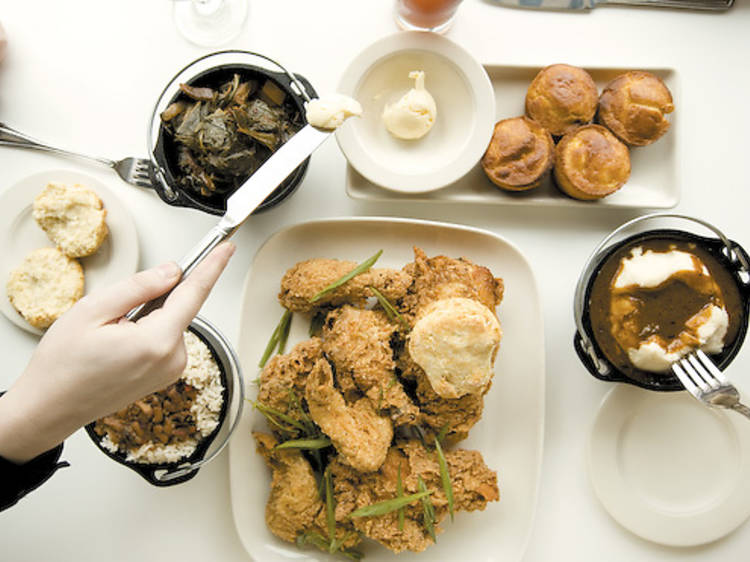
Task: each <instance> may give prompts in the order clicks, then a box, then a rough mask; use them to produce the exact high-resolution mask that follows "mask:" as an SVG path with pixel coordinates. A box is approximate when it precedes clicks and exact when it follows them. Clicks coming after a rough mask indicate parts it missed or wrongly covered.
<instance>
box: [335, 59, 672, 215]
mask: <svg viewBox="0 0 750 562" xmlns="http://www.w3.org/2000/svg"><path fill="white" fill-rule="evenodd" d="M484 68H485V70H486V71H487V74H488V76H489V77H490V80H491V82H492V85H493V87H494V90H495V100H496V121H500V120H501V119H507V118H509V117H516V116H519V115H523V113H524V100H525V98H526V90H527V89H528V87H529V84H530V83H531V81H532V80H533V79H534V76H536V74H537V72H539V70H540V69H541V67H536V66H502V65H484ZM586 70H587V71H588V72H589V74H591V76H592V78H593V79H594V82H596V85H597V88H598V89H599V92H601V91H602V89H603V88H604V86H605V85H606V84H607V83H608V82H609V81H610V80H612V79H613V78H614V77H616V76H617V75H618V74H622V73H624V72H626V71H627V70H633V69H627V68H611V67H586ZM637 70H647V71H649V72H652V73H654V74H656V75H657V76H659V77H660V78H661V79H662V80H664V82H665V84H666V85H667V87H668V88H669V89H670V91H671V92H672V96H673V98H674V102H675V108H676V109H675V111H674V112H673V113H672V114H671V115H670V117H669V119H670V122H671V127H670V129H669V131H667V133H666V134H665V135H664V136H663V137H662V138H661V139H659V140H658V141H656V142H655V143H654V144H652V145H650V146H644V147H634V148H631V150H630V158H631V174H630V179H629V180H628V182H627V183H626V184H625V185H624V186H623V187H622V188H621V189H620V190H619V191H617V192H616V193H614V194H612V195H610V196H609V197H606V198H604V199H601V200H599V201H594V202H590V201H576V200H575V199H571V198H570V197H567V196H566V195H563V194H562V193H561V192H560V191H559V190H558V189H557V188H556V187H555V185H554V184H553V182H552V179H551V178H548V179H547V180H546V181H545V182H543V183H542V185H541V186H539V187H538V188H536V189H532V190H529V191H526V192H521V193H511V192H508V191H503V190H501V189H499V188H497V187H495V186H494V185H493V184H492V182H490V180H489V179H487V176H486V175H485V174H484V171H483V170H482V166H481V165H480V164H479V163H477V164H476V166H474V168H472V169H471V171H470V172H469V173H467V174H466V175H465V176H464V177H462V178H461V179H460V180H458V181H456V182H454V183H452V184H451V185H449V186H447V187H445V188H443V189H440V190H437V191H433V192H429V193H421V194H402V193H398V192H395V191H391V190H388V189H385V188H383V187H380V186H378V185H376V184H374V183H372V182H370V181H369V180H368V179H367V178H365V177H364V176H362V175H360V174H359V173H358V172H357V171H356V170H354V168H352V167H351V166H347V170H346V192H347V194H348V195H349V196H350V197H351V198H353V199H360V200H365V201H381V202H382V201H434V202H444V203H470V204H481V205H526V206H551V207H581V206H588V207H612V208H635V209H640V208H644V209H669V208H672V207H674V206H675V205H677V203H678V202H679V200H680V186H679V169H678V168H679V164H678V134H677V121H678V118H677V116H678V115H679V113H680V97H679V84H678V75H677V71H675V70H674V69H672V68H639V69H637ZM438 109H439V110H440V108H438ZM449 110H450V109H449V108H444V109H443V111H449ZM438 118H439V117H438Z"/></svg>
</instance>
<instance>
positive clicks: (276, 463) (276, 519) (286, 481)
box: [253, 433, 325, 542]
mask: <svg viewBox="0 0 750 562" xmlns="http://www.w3.org/2000/svg"><path fill="white" fill-rule="evenodd" d="M253 437H255V443H256V450H257V451H258V453H260V454H261V455H262V456H263V458H264V459H265V461H266V464H267V465H268V466H269V467H270V468H271V470H272V471H273V475H272V477H271V494H270V495H269V496H268V502H267V503H266V524H267V525H268V528H269V529H270V530H271V532H272V533H273V534H274V535H276V536H277V537H279V538H280V539H283V540H285V541H289V542H294V541H295V540H296V538H297V536H298V535H300V534H302V533H305V532H310V531H317V530H318V525H317V524H316V522H315V520H316V518H317V517H318V514H319V513H320V512H321V511H324V510H325V506H324V504H323V502H322V501H321V499H320V496H319V495H318V485H317V482H316V481H315V476H314V475H313V471H312V468H311V467H310V463H308V462H307V460H306V459H305V457H303V456H302V453H301V452H300V451H299V450H298V449H274V447H275V446H276V445H277V444H278V442H277V441H276V438H275V437H273V436H271V435H268V434H265V433H253Z"/></svg>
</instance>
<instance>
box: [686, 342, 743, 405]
mask: <svg viewBox="0 0 750 562" xmlns="http://www.w3.org/2000/svg"><path fill="white" fill-rule="evenodd" d="M672 372H674V374H675V375H677V378H678V379H680V382H681V383H682V386H684V387H685V389H686V390H687V391H688V392H690V394H692V395H693V396H695V398H697V399H698V400H700V401H701V402H703V403H704V404H707V405H709V406H718V407H720V408H729V409H730V410H734V411H735V412H739V413H740V414H742V415H743V416H746V417H748V418H750V408H748V407H747V406H745V405H744V404H742V403H741V402H740V393H739V391H738V390H737V389H736V388H735V386H734V385H733V384H732V383H730V382H729V381H728V380H727V378H726V377H725V376H724V374H723V373H722V372H721V371H720V370H719V368H718V367H717V366H716V365H714V362H713V361H711V359H709V358H708V356H707V355H706V354H705V353H703V352H702V351H701V350H700V349H699V350H697V351H696V352H694V353H690V354H689V355H686V356H685V357H684V358H683V359H680V360H679V361H677V362H675V363H672Z"/></svg>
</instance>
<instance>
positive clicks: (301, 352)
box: [258, 338, 323, 421]
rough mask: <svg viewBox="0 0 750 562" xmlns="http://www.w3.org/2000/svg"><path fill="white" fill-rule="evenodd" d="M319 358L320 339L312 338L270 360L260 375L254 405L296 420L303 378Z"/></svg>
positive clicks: (303, 386) (304, 378) (321, 351)
mask: <svg viewBox="0 0 750 562" xmlns="http://www.w3.org/2000/svg"><path fill="white" fill-rule="evenodd" d="M322 357H323V348H322V342H321V340H320V338H312V339H310V340H307V341H303V342H301V343H298V344H297V345H295V346H294V347H293V348H292V350H291V351H290V352H289V353H287V354H285V355H276V356H274V357H273V358H271V359H270V360H269V361H268V363H266V366H265V367H264V369H263V371H262V372H261V374H260V383H259V385H260V386H259V390H258V402H260V403H261V404H263V405H265V406H268V407H270V408H273V409H275V410H278V411H279V412H282V413H283V414H286V415H288V416H290V417H292V418H294V419H295V420H297V421H299V420H300V419H301V418H302V411H301V410H300V408H301V405H300V404H298V403H297V401H299V402H301V401H302V398H303V397H304V395H305V384H306V382H307V377H308V375H309V374H310V372H311V371H312V370H313V367H314V366H315V363H317V362H318V360H319V359H321V358H322Z"/></svg>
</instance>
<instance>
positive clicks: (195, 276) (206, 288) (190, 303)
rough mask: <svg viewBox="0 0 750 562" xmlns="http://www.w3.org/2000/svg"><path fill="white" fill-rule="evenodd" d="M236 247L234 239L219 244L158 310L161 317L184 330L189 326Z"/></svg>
mask: <svg viewBox="0 0 750 562" xmlns="http://www.w3.org/2000/svg"><path fill="white" fill-rule="evenodd" d="M234 250H235V246H234V244H232V243H231V242H225V243H223V244H220V245H219V246H217V247H216V248H215V249H214V250H213V251H212V252H211V253H210V254H209V255H208V256H207V257H206V259H204V260H203V262H201V263H200V264H199V265H198V266H197V267H196V268H195V269H194V270H193V272H192V273H191V274H190V275H188V276H187V277H186V278H185V280H184V281H183V282H182V283H180V284H179V285H177V287H176V288H175V289H174V291H172V293H171V294H170V295H169V297H168V298H167V300H166V302H165V303H164V306H162V308H161V310H159V311H158V315H157V316H158V321H159V322H165V323H166V324H167V327H168V328H178V329H179V330H180V331H182V330H184V329H185V328H187V326H188V324H190V322H191V321H192V320H193V318H195V316H196V315H197V314H198V311H199V310H200V308H201V306H203V303H204V301H205V300H206V298H207V297H208V295H209V293H210V292H211V289H213V286H214V284H215V283H216V280H217V279H218V278H219V275H221V272H222V271H224V268H225V267H226V265H227V263H228V262H229V258H231V257H232V254H234Z"/></svg>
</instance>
